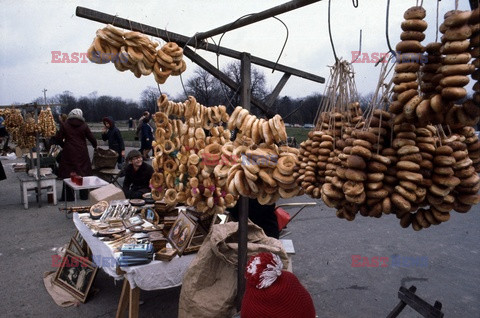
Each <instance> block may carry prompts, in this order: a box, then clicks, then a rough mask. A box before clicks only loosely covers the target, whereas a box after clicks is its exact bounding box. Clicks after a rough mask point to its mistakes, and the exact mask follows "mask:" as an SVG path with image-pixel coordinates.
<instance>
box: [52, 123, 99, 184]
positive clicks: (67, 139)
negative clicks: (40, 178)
mask: <svg viewBox="0 0 480 318" xmlns="http://www.w3.org/2000/svg"><path fill="white" fill-rule="evenodd" d="M55 139H56V140H57V142H59V143H61V142H62V140H63V141H64V145H63V150H62V158H61V159H60V163H59V166H58V177H59V178H61V179H65V178H69V177H70V173H71V172H75V173H77V174H78V175H80V176H90V175H92V162H91V161H90V155H89V154H88V148H87V139H88V140H89V141H90V143H91V144H92V146H93V148H97V140H96V139H95V137H93V134H92V132H91V130H90V128H89V127H88V125H87V124H86V123H85V121H83V120H81V119H79V118H69V119H67V120H66V122H65V123H62V124H61V125H60V130H59V131H58V132H57V134H56V135H55Z"/></svg>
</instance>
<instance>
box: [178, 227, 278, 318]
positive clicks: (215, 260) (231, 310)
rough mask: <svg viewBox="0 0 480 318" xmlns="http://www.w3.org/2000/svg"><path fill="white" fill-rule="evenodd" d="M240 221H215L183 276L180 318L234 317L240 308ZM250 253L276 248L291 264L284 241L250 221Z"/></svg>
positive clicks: (273, 251) (271, 250) (270, 250)
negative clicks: (236, 300)
mask: <svg viewBox="0 0 480 318" xmlns="http://www.w3.org/2000/svg"><path fill="white" fill-rule="evenodd" d="M237 229H238V222H229V223H225V224H217V225H213V226H212V229H211V231H210V233H209V234H208V236H207V237H206V239H205V242H204V243H203V245H202V247H201V248H200V250H199V251H198V254H197V257H196V258H195V259H194V260H193V262H192V263H191V264H190V267H189V269H188V270H187V272H186V273H185V276H184V277H183V283H182V289H181V292H180V301H179V309H178V317H179V318H200V317H205V318H214V317H221V318H225V317H232V316H233V314H235V312H236V308H235V297H236V294H237V261H238V256H237V254H238V236H237ZM247 249H248V252H247V257H250V256H251V255H253V254H256V253H260V252H272V253H275V254H278V255H279V256H280V258H281V259H282V262H283V265H284V268H287V267H288V257H287V253H286V252H285V250H284V249H283V246H282V243H281V242H280V241H279V240H277V239H274V238H271V237H268V236H266V235H265V233H264V232H263V230H262V229H261V228H260V227H258V226H257V225H255V224H253V223H251V222H249V223H248V246H247Z"/></svg>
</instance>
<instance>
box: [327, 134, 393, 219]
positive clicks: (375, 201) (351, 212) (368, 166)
mask: <svg viewBox="0 0 480 318" xmlns="http://www.w3.org/2000/svg"><path fill="white" fill-rule="evenodd" d="M345 143H346V146H345V147H344V148H343V149H342V151H341V152H340V153H339V154H338V155H337V158H338V159H339V160H336V159H333V160H331V162H332V163H329V164H328V165H327V174H328V176H327V178H326V183H325V184H324V185H323V186H322V190H321V194H322V199H323V200H324V202H325V203H326V204H327V205H328V206H330V207H335V208H337V217H339V218H345V219H347V220H349V221H352V220H353V219H355V216H356V214H357V213H358V212H360V213H361V214H362V215H363V216H372V217H380V216H381V215H382V211H383V206H385V205H386V203H388V202H386V203H384V201H385V200H388V198H387V197H388V195H389V191H388V190H386V189H385V188H384V184H383V183H382V180H383V178H384V173H385V171H387V169H388V167H389V165H390V164H391V161H390V159H389V158H387V157H385V156H382V155H379V154H378V153H377V151H376V150H374V148H376V149H379V150H380V148H379V147H378V146H377V147H374V145H376V144H377V143H378V136H377V135H375V133H374V132H372V131H371V130H370V129H368V128H365V129H361V128H360V129H354V130H353V131H352V132H351V136H349V137H348V138H347V139H346V140H345ZM379 150H378V151H379ZM335 152H337V151H335ZM335 152H334V153H335Z"/></svg>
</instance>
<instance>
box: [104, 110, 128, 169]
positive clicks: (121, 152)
mask: <svg viewBox="0 0 480 318" xmlns="http://www.w3.org/2000/svg"><path fill="white" fill-rule="evenodd" d="M103 124H104V125H105V128H104V129H103V133H102V140H103V141H107V140H108V148H109V149H112V150H115V151H116V152H117V153H118V159H117V163H118V169H122V164H123V158H124V157H125V143H124V142H123V137H122V134H121V133H120V130H119V129H118V127H117V126H115V122H114V121H113V119H112V118H111V117H104V118H103Z"/></svg>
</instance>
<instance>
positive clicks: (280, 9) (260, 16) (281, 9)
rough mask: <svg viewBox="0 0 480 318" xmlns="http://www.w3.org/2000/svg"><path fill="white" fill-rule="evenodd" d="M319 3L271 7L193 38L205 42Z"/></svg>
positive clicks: (304, 1)
mask: <svg viewBox="0 0 480 318" xmlns="http://www.w3.org/2000/svg"><path fill="white" fill-rule="evenodd" d="M319 1H321V0H293V1H290V2H287V3H284V4H281V5H278V6H276V7H273V8H270V9H267V10H264V11H261V12H258V13H255V14H253V15H251V16H248V17H245V18H243V19H240V20H237V21H234V22H232V23H229V24H225V25H222V26H220V27H218V28H215V29H212V30H210V31H206V32H200V33H197V34H196V35H195V38H196V39H197V41H202V40H205V39H206V38H209V37H212V36H215V35H218V34H221V33H224V32H227V31H232V30H235V29H238V28H241V27H243V26H246V25H249V24H252V23H255V22H258V21H261V20H265V19H268V18H271V17H273V16H276V15H279V14H282V13H285V12H288V11H292V10H295V9H298V8H301V7H304V6H306V5H309V4H312V3H315V2H319Z"/></svg>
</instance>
